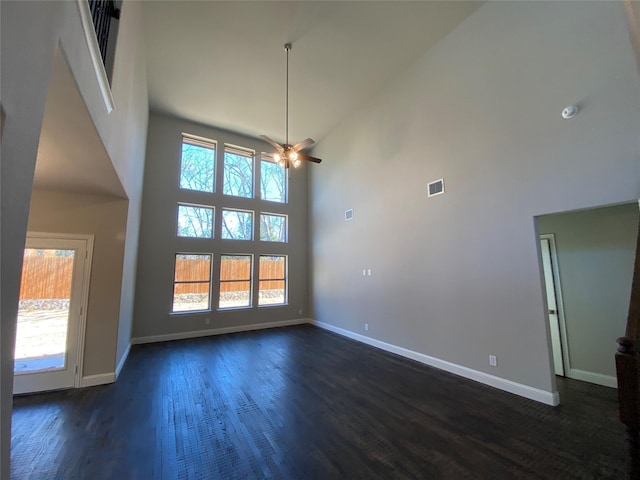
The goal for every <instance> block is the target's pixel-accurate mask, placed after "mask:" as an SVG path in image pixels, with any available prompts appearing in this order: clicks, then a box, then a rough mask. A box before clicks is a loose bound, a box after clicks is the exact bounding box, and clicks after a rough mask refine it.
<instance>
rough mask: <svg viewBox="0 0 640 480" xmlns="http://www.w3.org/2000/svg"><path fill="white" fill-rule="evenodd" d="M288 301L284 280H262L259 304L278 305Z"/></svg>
mask: <svg viewBox="0 0 640 480" xmlns="http://www.w3.org/2000/svg"><path fill="white" fill-rule="evenodd" d="M283 303H286V297H285V281H284V280H266V281H265V280H261V281H260V290H259V291H258V305H278V304H283Z"/></svg>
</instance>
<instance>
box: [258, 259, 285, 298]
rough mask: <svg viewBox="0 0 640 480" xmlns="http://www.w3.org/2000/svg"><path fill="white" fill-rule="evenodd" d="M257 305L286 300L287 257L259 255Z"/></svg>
mask: <svg viewBox="0 0 640 480" xmlns="http://www.w3.org/2000/svg"><path fill="white" fill-rule="evenodd" d="M259 275H260V277H259V278H260V281H259V282H258V284H259V285H258V305H277V304H284V303H286V302H287V280H286V278H287V257H285V256H283V255H260V273H259Z"/></svg>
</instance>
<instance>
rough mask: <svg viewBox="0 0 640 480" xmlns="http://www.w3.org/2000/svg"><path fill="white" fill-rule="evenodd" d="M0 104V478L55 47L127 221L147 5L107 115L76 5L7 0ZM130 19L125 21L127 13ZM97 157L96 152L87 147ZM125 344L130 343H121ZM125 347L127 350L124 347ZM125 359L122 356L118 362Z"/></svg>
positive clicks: (134, 191) (130, 9)
mask: <svg viewBox="0 0 640 480" xmlns="http://www.w3.org/2000/svg"><path fill="white" fill-rule="evenodd" d="M0 8H1V10H2V11H1V15H0V18H1V22H2V25H1V28H0V31H1V32H2V38H1V42H0V43H1V44H2V69H1V71H2V98H1V100H2V106H3V107H4V110H5V112H6V120H5V124H4V132H3V136H2V165H1V168H2V170H1V175H0V176H1V178H2V188H1V191H2V196H1V201H2V206H1V210H2V212H1V215H0V217H1V218H2V234H1V235H2V236H1V242H2V280H1V283H2V291H1V294H2V318H1V325H0V327H1V328H0V346H1V351H0V357H1V361H2V363H1V370H2V372H1V373H2V375H1V377H0V378H1V379H0V384H1V398H0V400H1V404H2V405H1V414H0V477H1V478H9V451H10V438H11V410H12V391H13V348H14V343H15V330H16V318H17V310H18V294H19V287H20V272H21V268H22V252H23V249H24V241H25V237H26V232H27V219H28V216H29V202H30V197H31V190H32V184H33V175H34V169H35V162H36V155H37V151H38V142H39V138H40V130H41V126H42V120H43V115H44V109H45V102H46V97H47V91H48V84H49V78H50V75H51V67H52V63H53V57H54V52H55V51H56V48H57V47H58V46H59V47H60V48H61V49H62V50H63V52H64V53H65V56H66V59H67V61H68V63H69V67H70V70H71V72H72V73H73V76H74V78H75V81H76V84H77V87H78V90H79V91H80V93H81V95H82V98H83V100H84V102H85V104H86V107H87V110H88V111H89V113H90V115H91V118H92V120H93V123H94V125H95V127H96V131H97V132H98V134H99V135H100V138H101V139H102V141H103V144H104V145H105V148H106V150H107V153H108V154H109V157H110V159H111V161H112V163H113V166H114V169H115V170H116V172H117V173H118V176H119V178H120V181H121V183H122V185H123V187H124V189H125V192H126V194H127V197H128V199H129V218H131V217H133V216H135V215H136V214H137V211H138V210H139V207H140V197H141V186H142V183H141V181H140V180H141V176H142V175H141V172H142V169H143V165H144V148H145V139H146V135H145V133H146V122H147V115H148V103H147V96H146V84H145V77H144V71H145V65H144V51H143V49H142V47H141V37H140V34H141V31H142V28H141V25H140V20H141V18H140V14H141V8H142V6H141V4H140V2H126V3H125V5H124V6H123V10H122V21H121V24H120V36H119V39H118V43H117V47H116V55H115V66H114V74H113V81H112V93H113V101H114V110H113V111H112V112H111V113H108V112H107V109H106V108H105V103H104V100H103V97H102V95H101V93H100V90H99V84H98V82H97V81H96V74H95V71H94V69H93V65H92V63H91V58H90V56H89V50H88V48H87V43H86V40H85V37H84V33H83V29H82V22H81V19H80V14H79V9H78V4H77V2H2V5H1V6H0ZM125 19H127V20H125ZM87 154H89V155H90V152H87ZM125 235H126V236H125V258H127V259H133V261H130V262H128V263H126V264H125V269H124V272H123V287H124V286H126V285H127V284H129V287H128V288H129V290H132V289H131V286H132V285H133V283H132V282H131V281H130V279H131V278H132V277H133V276H134V275H135V252H136V251H137V240H138V239H137V235H138V231H137V229H136V228H131V229H128V230H127V232H126V234H125ZM132 308H133V304H132V294H128V295H126V296H125V295H122V301H121V308H120V314H121V316H122V318H121V320H120V322H119V324H118V325H117V327H115V326H114V328H118V340H119V341H118V343H119V344H126V345H128V337H129V329H128V328H127V325H130V323H131V315H132ZM124 348H126V347H124ZM124 348H122V349H121V350H122V352H121V353H124ZM116 360H118V359H116Z"/></svg>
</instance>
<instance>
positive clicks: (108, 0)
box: [89, 0, 120, 63]
mask: <svg viewBox="0 0 640 480" xmlns="http://www.w3.org/2000/svg"><path fill="white" fill-rule="evenodd" d="M89 9H90V10H91V17H92V18H93V27H94V28H95V29H96V38H97V39H98V46H99V47H100V55H101V56H102V62H103V63H104V62H105V60H106V58H107V46H108V45H109V31H110V27H111V19H112V18H120V10H118V9H117V8H116V7H115V5H114V2H113V0H89Z"/></svg>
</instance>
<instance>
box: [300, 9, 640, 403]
mask: <svg viewBox="0 0 640 480" xmlns="http://www.w3.org/2000/svg"><path fill="white" fill-rule="evenodd" d="M639 91H640V80H639V78H638V73H637V71H636V66H635V63H634V56H633V51H632V48H631V44H630V42H629V37H628V33H627V29H626V23H625V16H624V10H623V8H622V5H621V4H619V3H613V2H489V3H487V4H485V5H484V6H483V7H481V8H480V9H479V10H478V11H477V12H475V13H474V14H473V15H471V16H470V17H469V18H468V19H467V20H466V21H465V22H463V23H462V24H461V25H460V26H459V27H458V28H457V29H456V30H454V31H453V32H452V33H451V34H450V35H448V36H447V37H445V38H444V39H443V40H442V41H441V42H440V43H439V44H438V45H437V46H436V47H435V48H433V49H432V50H430V51H429V52H427V54H425V55H424V56H423V57H422V58H421V59H419V60H418V61H417V62H416V63H415V64H414V65H413V66H412V67H411V68H410V69H409V70H408V71H407V72H405V73H403V74H401V75H400V76H399V77H398V78H397V79H396V80H395V81H394V82H393V83H392V84H390V85H389V86H388V87H387V88H386V89H385V90H384V91H382V92H381V93H380V94H379V95H377V96H376V97H375V98H373V99H371V101H369V102H368V103H367V104H366V105H364V106H363V107H362V108H361V109H360V110H359V111H358V112H356V113H355V114H353V115H352V116H351V117H350V118H348V119H347V120H346V121H344V122H343V124H342V125H340V126H339V128H337V129H336V130H335V131H334V132H333V133H331V134H330V135H329V136H328V137H327V138H325V139H324V140H323V141H322V142H321V143H320V144H319V146H318V147H317V148H316V149H315V150H314V153H315V154H317V156H319V157H321V158H323V159H324V162H323V164H322V165H321V166H320V168H317V169H313V170H312V172H311V187H310V188H311V201H310V210H311V223H312V231H311V238H312V239H313V246H312V256H311V258H312V272H313V278H312V287H311V288H312V300H313V313H314V317H315V319H316V320H319V321H321V322H326V323H328V324H331V325H333V326H336V327H339V328H342V329H346V330H348V331H352V332H357V333H360V334H363V335H367V336H369V337H372V338H374V339H378V340H381V341H384V342H387V343H390V344H393V345H396V346H400V347H403V348H406V349H409V350H412V351H415V352H419V353H421V354H425V355H428V356H431V357H435V358H436V359H439V360H444V361H446V362H450V363H452V364H455V365H458V366H462V367H466V368H468V369H472V370H475V371H478V372H482V373H486V374H491V375H495V376H498V377H501V378H502V379H505V380H508V381H512V382H516V383H519V384H522V385H525V386H528V387H532V388H534V389H538V390H539V391H543V392H549V393H552V392H553V391H554V390H555V385H554V379H553V378H552V373H551V363H550V362H551V359H550V354H549V349H548V327H547V325H546V320H545V313H544V304H543V300H542V298H543V296H542V291H541V282H540V269H539V264H538V253H537V249H538V247H537V235H536V231H535V227H534V219H533V217H534V216H536V215H540V214H545V213H551V212H558V211H567V210H573V209H579V208H587V207H592V206H598V205H605V204H614V203H622V202H625V201H626V202H628V201H631V200H634V199H636V198H638V196H639V195H640V136H639V135H638V126H639V125H640V95H638V92H639ZM574 102H579V103H581V104H582V107H583V109H582V112H581V113H580V114H579V115H578V116H577V117H576V118H575V119H573V120H570V121H567V120H564V119H562V118H561V116H560V112H561V110H562V108H563V107H565V106H566V105H568V104H571V103H574ZM439 178H444V179H445V186H446V193H445V194H444V195H441V196H437V197H433V198H431V199H428V198H427V196H426V188H427V183H428V182H429V181H432V180H436V179H439ZM347 208H354V214H355V215H354V219H353V220H351V221H349V222H345V221H344V219H343V218H344V210H345V209H347ZM363 268H371V269H372V273H373V275H372V276H371V277H366V278H363V277H362V269H363ZM365 322H366V323H368V324H369V331H368V332H365V331H364V328H363V326H364V325H363V324H364V323H365ZM614 352H615V348H614V346H612V348H611V354H612V355H613V353H614ZM489 354H495V355H497V358H498V366H497V368H494V367H490V366H489V364H488V355H489Z"/></svg>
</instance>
